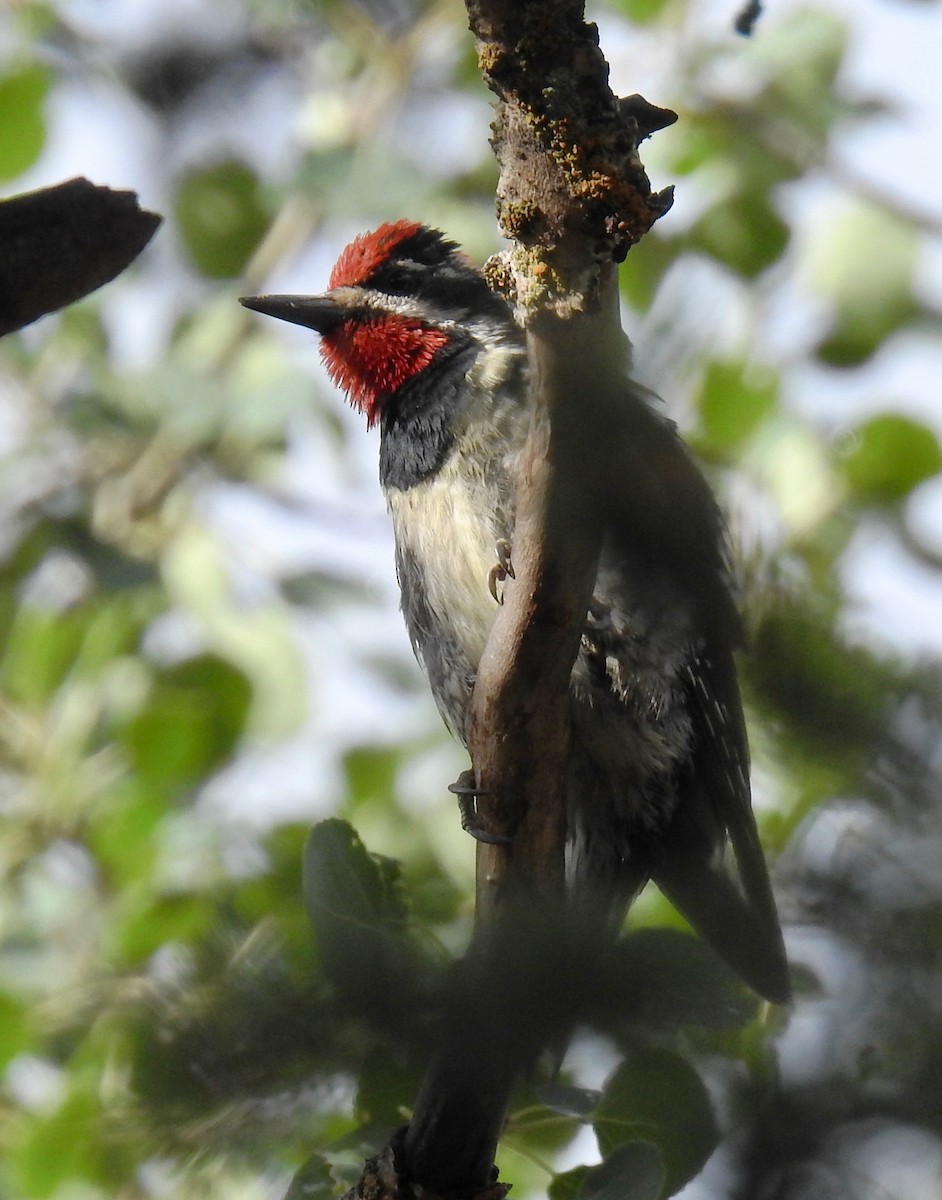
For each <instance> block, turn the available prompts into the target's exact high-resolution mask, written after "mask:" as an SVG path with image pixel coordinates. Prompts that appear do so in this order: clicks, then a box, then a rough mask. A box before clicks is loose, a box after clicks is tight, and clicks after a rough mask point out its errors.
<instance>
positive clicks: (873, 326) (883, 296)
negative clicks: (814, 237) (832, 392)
mask: <svg viewBox="0 0 942 1200" xmlns="http://www.w3.org/2000/svg"><path fill="white" fill-rule="evenodd" d="M918 254H919V238H918V235H917V232H916V229H915V227H914V226H913V225H912V224H911V223H910V222H908V221H906V220H905V219H904V218H901V217H899V216H896V215H894V214H892V213H890V212H888V211H887V210H885V209H883V208H879V207H876V206H865V205H856V206H854V207H850V208H845V209H843V210H842V211H841V212H840V213H839V215H838V217H837V219H836V220H833V221H832V222H831V224H830V225H829V226H828V228H827V230H826V231H824V233H823V235H821V236H820V237H819V239H818V246H817V257H816V259H815V260H814V261H813V262H812V265H811V277H812V282H813V284H814V285H815V286H816V287H817V289H818V291H819V292H820V293H821V294H822V295H823V296H824V297H825V299H827V300H829V301H830V302H831V304H832V307H833V312H834V316H833V320H832V324H831V328H830V330H829V331H828V334H827V336H826V337H825V338H823V339H822V341H821V343H820V345H819V346H818V348H817V354H818V357H819V358H820V359H821V360H822V361H823V362H826V363H829V364H830V365H831V366H836V367H849V366H858V365H859V364H860V363H862V362H865V361H866V360H867V359H868V358H870V357H871V356H872V355H873V354H874V353H875V352H876V351H877V350H878V349H879V348H880V346H881V345H882V343H883V342H884V341H886V339H887V338H888V337H889V336H890V335H891V334H892V333H895V332H896V330H898V329H899V328H901V327H902V326H903V325H905V324H907V323H908V322H910V321H912V320H913V319H914V318H916V317H917V316H918V315H919V312H920V310H919V306H918V304H917V302H916V300H915V298H914V296H913V278H914V273H915V269H916V261H917V257H918Z"/></svg>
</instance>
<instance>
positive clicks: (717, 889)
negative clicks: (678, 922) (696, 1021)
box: [651, 647, 789, 1003]
mask: <svg viewBox="0 0 942 1200" xmlns="http://www.w3.org/2000/svg"><path fill="white" fill-rule="evenodd" d="M685 691H686V698H687V708H688V712H689V714H690V719H691V725H692V738H693V744H692V753H691V757H690V760H689V763H688V764H687V765H686V766H685V768H684V769H683V773H682V776H681V778H680V779H679V780H678V793H679V795H678V803H677V810H676V813H675V816H674V818H673V820H672V822H671V825H670V827H669V829H668V830H667V832H666V834H665V835H664V837H663V839H662V842H661V845H660V847H659V854H658V860H659V861H657V862H655V863H654V864H653V866H652V872H651V874H652V878H653V879H654V881H655V883H657V885H658V887H659V888H660V889H661V890H662V891H663V892H664V894H665V895H666V896H667V898H668V899H669V900H670V901H671V903H672V904H674V906H675V907H676V908H677V909H678V910H679V911H680V912H681V913H682V914H683V916H684V917H686V918H687V920H688V921H689V922H690V923H691V925H693V926H694V927H695V928H696V929H697V930H698V931H699V932H700V934H701V935H702V936H703V937H704V938H705V939H706V940H707V941H708V942H709V943H710V944H711V945H712V946H713V948H714V950H716V951H717V953H718V954H719V955H720V956H721V957H722V958H724V959H725V960H726V961H727V962H728V963H729V964H730V966H732V967H733V968H734V969H735V970H737V971H738V972H739V973H740V974H741V975H742V976H743V978H744V979H746V981H747V982H748V983H749V984H750V985H751V986H752V987H754V988H755V989H756V991H758V992H759V993H760V994H761V995H763V996H765V997H766V998H767V999H769V1000H773V1001H775V1002H776V1003H785V1002H786V1001H787V1000H788V998H789V982H788V967H787V961H786V958H785V948H784V944H783V942H782V933H781V929H780V927H779V920H778V913H777V911H776V907H775V899H774V897H773V895H772V887H771V884H770V882H769V875H768V870H767V868H766V863H765V856H764V854H763V851H762V845H761V843H760V841H759V834H758V830H757V829H756V822H755V817H754V815H753V812H752V804H751V799H750V791H749V760H748V750H747V743H746V732H745V725H744V721H743V715H742V704H741V701H740V698H739V688H738V684H737V682H736V674H735V667H734V664H733V657H732V653H731V651H730V650H729V649H728V648H726V647H723V648H720V649H716V648H715V647H713V648H711V647H708V648H706V649H705V650H704V652H703V653H702V654H701V655H700V656H699V657H698V658H697V659H696V660H694V661H692V662H691V664H690V666H689V669H688V672H687V684H686V688H685ZM727 836H728V837H729V841H730V843H731V844H732V848H733V852H734V856H735V861H736V875H738V878H735V877H734V875H733V873H732V872H731V870H730V865H729V863H728V862H727V861H724V855H723V847H724V844H725V841H726V837H727Z"/></svg>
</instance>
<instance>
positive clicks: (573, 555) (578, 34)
mask: <svg viewBox="0 0 942 1200" xmlns="http://www.w3.org/2000/svg"><path fill="white" fill-rule="evenodd" d="M467 7H468V14H469V17H470V23H471V29H472V31H473V33H474V34H475V37H476V39H477V47H478V54H479V60H480V64H481V68H482V71H483V73H484V77H485V80H486V81H487V83H488V86H489V87H490V88H491V89H492V90H493V91H494V92H496V94H497V96H498V103H497V106H496V119H495V123H494V147H495V153H496V154H497V157H498V161H499V163H500V166H501V179H500V184H499V188H498V212H499V215H500V219H501V224H502V227H503V229H504V232H505V234H506V235H507V236H508V237H509V238H511V239H513V247H512V249H511V250H509V251H508V252H506V254H504V255H501V256H499V257H498V258H497V259H496V260H492V261H491V263H490V264H488V269H489V276H490V279H491V282H492V284H493V285H494V286H495V287H497V288H499V289H500V290H502V291H503V292H504V293H505V294H506V295H507V297H508V299H510V300H511V302H513V303H515V304H516V306H517V310H518V313H520V315H521V317H522V320H523V322H524V324H525V326H526V329H527V345H528V354H529V362H530V386H531V400H532V412H533V420H532V427H531V431H530V436H529V440H528V444H527V447H526V451H525V454H524V456H523V462H522V465H521V470H520V478H519V480H518V486H517V520H516V528H515V532H514V541H513V550H512V556H513V564H514V576H515V578H514V579H513V581H512V582H508V584H507V586H506V587H505V591H504V598H505V602H504V604H503V607H502V609H501V611H500V612H499V613H498V615H497V617H496V619H495V622H494V625H493V627H492V629H491V633H490V636H489V639H488V643H487V647H486V649H485V652H484V655H483V657H482V660H481V663H480V666H479V670H478V676H477V682H476V684H475V688H474V694H473V696H472V701H471V707H470V711H469V717H468V726H467V730H466V737H467V744H468V749H469V752H470V754H471V761H472V764H473V767H474V770H475V775H476V780H477V785H478V787H479V788H480V789H481V795H480V799H479V805H478V807H479V811H480V813H481V815H482V817H483V819H484V823H485V825H486V826H487V828H488V829H489V830H491V831H492V832H495V833H498V834H503V835H504V836H506V837H507V838H508V839H509V840H508V842H507V843H506V844H503V845H489V844H484V843H482V844H481V845H480V846H479V849H478V896H477V908H476V917H475V940H474V944H473V946H472V950H471V952H470V953H469V956H468V961H467V962H466V963H465V964H464V975H463V977H462V980H461V984H460V985H459V987H458V988H457V989H456V993H455V1001H454V1003H453V1006H452V1011H451V1012H450V1013H449V1014H447V1015H446V1019H445V1023H444V1028H443V1030H442V1035H441V1042H440V1045H439V1048H438V1052H437V1054H436V1056H435V1058H434V1059H433V1061H432V1064H431V1066H430V1068H429V1071H428V1073H427V1075H426V1078H425V1081H424V1082H423V1086H422V1090H421V1093H420V1096H419V1098H418V1101H417V1103H416V1107H415V1111H414V1114H413V1118H412V1122H411V1123H410V1126H409V1129H408V1131H407V1133H406V1137H405V1141H404V1144H403V1154H402V1166H403V1169H404V1171H405V1174H406V1176H407V1177H408V1178H409V1179H410V1180H414V1181H417V1182H419V1183H420V1184H421V1185H422V1186H423V1187H424V1188H431V1189H432V1190H434V1191H436V1192H438V1193H455V1192H459V1191H463V1192H466V1191H467V1190H469V1189H470V1190H472V1191H473V1190H474V1189H478V1190H479V1191H480V1193H481V1194H485V1193H487V1194H493V1191H492V1189H493V1188H494V1186H495V1185H494V1183H493V1174H494V1173H493V1167H492V1164H493V1161H494V1153H495V1151H496V1146H497V1140H498V1138H499V1135H500V1131H501V1127H502V1124H503V1121H504V1119H505V1114H506V1109H507V1105H508V1103H509V1100H510V1094H511V1092H512V1090H513V1087H514V1086H515V1084H516V1082H517V1080H518V1079H519V1077H520V1075H521V1074H522V1073H523V1072H525V1071H526V1070H528V1069H529V1068H530V1067H531V1066H532V1063H533V1062H534V1060H535V1058H536V1056H537V1055H538V1054H539V1052H540V1050H541V1049H542V1048H545V1047H546V1046H547V1045H548V1044H549V1043H551V1042H553V1041H558V1040H559V1039H560V1038H562V1037H564V1036H565V1035H566V1034H567V1033H568V1031H569V1029H570V1028H571V1024H572V1021H573V1019H574V1016H575V1010H576V1006H577V1004H578V1000H579V989H578V987H576V988H575V989H573V990H572V991H571V992H567V991H566V989H565V988H563V987H561V986H560V976H561V975H562V972H561V971H560V969H559V968H560V967H561V965H562V963H563V962H564V961H565V959H566V956H567V955H569V954H571V952H572V943H573V939H571V938H567V936H566V935H565V933H564V932H563V931H564V930H569V929H570V923H569V921H568V920H567V919H566V918H565V917H564V916H563V915H562V914H563V905H564V898H563V887H564V849H565V840H566V781H567V774H568V763H569V741H570V706H569V681H570V675H571V672H572V666H573V662H574V660H575V656H576V653H577V651H578V648H579V642H580V637H581V633H582V627H583V624H584V621H585V614H586V612H587V610H588V608H589V604H590V601H591V597H592V590H593V586H594V582H595V578H596V574H597V571H598V559H599V553H600V550H601V543H602V526H603V522H602V521H601V519H600V510H599V504H600V500H601V496H600V489H602V488H604V481H605V480H606V479H608V478H611V464H610V463H609V462H608V456H609V453H610V450H609V447H610V446H611V445H612V444H613V443H612V439H611V437H610V436H608V432H609V431H610V430H611V427H612V426H611V421H612V414H613V412H614V411H615V407H616V405H617V404H618V402H619V400H620V399H621V397H622V396H623V394H624V380H625V369H626V367H627V357H628V347H627V343H626V341H625V339H624V337H623V334H622V332H621V328H620V325H619V321H618V304H617V288H616V278H615V269H614V265H613V264H614V263H615V262H618V261H621V259H622V258H624V256H625V254H626V253H627V251H628V249H629V247H630V246H631V245H632V244H633V243H634V242H636V241H637V240H638V239H639V238H640V237H641V236H643V234H644V233H645V232H646V231H647V230H648V229H649V228H650V226H651V225H652V224H653V222H654V221H655V220H656V219H657V217H658V216H660V215H661V214H662V213H663V212H664V211H666V209H667V208H668V207H669V205H670V200H671V194H670V192H665V193H660V194H657V195H655V194H652V192H651V188H650V185H649V183H648V179H647V176H646V175H645V173H644V170H643V168H642V166H641V163H640V159H639V157H638V143H639V142H640V141H641V140H643V138H644V137H646V136H647V135H648V133H650V132H651V131H652V130H653V129H655V128H660V127H662V126H663V125H666V124H669V123H670V122H671V121H672V120H673V119H674V115H673V114H672V113H668V112H666V111H665V110H662V109H657V108H655V107H654V106H653V105H649V104H648V103H647V102H646V101H644V100H642V99H641V98H640V97H631V98H629V99H628V100H627V101H622V102H620V101H618V100H616V98H615V97H614V96H613V94H612V92H611V90H610V89H609V86H608V67H607V64H606V62H605V60H604V58H603V56H602V54H601V52H600V50H599V47H598V35H597V31H596V29H595V26H594V25H589V24H586V23H585V22H584V21H583V5H582V4H581V3H577V2H575V0H467ZM600 481H601V482H600ZM534 921H536V923H537V924H536V925H534V924H533V922H534ZM541 922H542V926H541V925H540V923H541ZM551 931H552V932H557V933H558V934H559V936H560V938H561V941H562V943H563V947H562V950H561V952H560V953H557V954H556V955H549V956H547V953H546V951H547V949H548V947H549V944H550V943H549V937H548V935H549V933H550V932H551ZM570 932H571V931H570ZM536 949H539V951H540V954H539V955H537V954H536V953H535V950H536Z"/></svg>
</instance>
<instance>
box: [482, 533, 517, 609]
mask: <svg viewBox="0 0 942 1200" xmlns="http://www.w3.org/2000/svg"><path fill="white" fill-rule="evenodd" d="M494 548H495V550H496V551H497V562H496V563H494V565H493V567H491V569H490V571H489V572H488V576H487V587H488V591H489V592H490V593H491V595H492V596H493V597H494V599H495V600H496V601H497V603H498V604H503V603H504V594H503V592H500V593H498V591H497V585H498V584H499V583H503V582H504V580H505V579H516V578H517V577H516V575H514V565H513V563H512V562H511V560H510V542H508V541H507V539H506V538H501V539H500V540H499V541H498V542H497V545H496V546H495V547H494Z"/></svg>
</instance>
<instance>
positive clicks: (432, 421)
mask: <svg viewBox="0 0 942 1200" xmlns="http://www.w3.org/2000/svg"><path fill="white" fill-rule="evenodd" d="M476 355H477V350H476V348H475V347H474V345H473V344H472V343H471V341H470V339H461V338H455V339H453V340H452V341H451V342H450V343H449V344H448V345H447V346H446V347H445V348H444V349H443V350H440V351H439V353H438V354H436V355H435V358H434V359H433V360H432V362H431V364H430V365H429V366H428V367H426V369H425V370H424V371H423V372H422V373H421V374H420V375H417V376H416V377H415V378H414V379H412V380H410V382H409V383H407V384H406V385H405V386H404V387H402V388H400V390H399V392H398V393H397V394H396V396H395V397H394V398H393V399H392V400H390V402H389V404H388V406H387V407H386V408H385V409H384V411H383V415H382V418H381V426H380V429H381V434H382V436H381V438H380V446H379V478H380V482H381V483H382V485H383V486H384V487H395V488H399V489H400V490H401V491H406V490H407V489H408V488H410V487H414V486H415V484H417V483H420V482H421V481H422V480H423V479H427V478H428V477H429V476H430V475H434V474H435V473H436V471H438V470H440V469H441V467H442V465H443V463H444V462H445V459H446V458H447V457H448V452H449V450H450V449H451V447H452V444H453V442H454V422H455V418H456V416H458V414H459V413H460V411H461V399H462V396H463V395H464V390H465V380H466V377H467V374H468V371H469V370H470V369H471V365H472V363H473V362H474V359H475V357H476Z"/></svg>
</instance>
